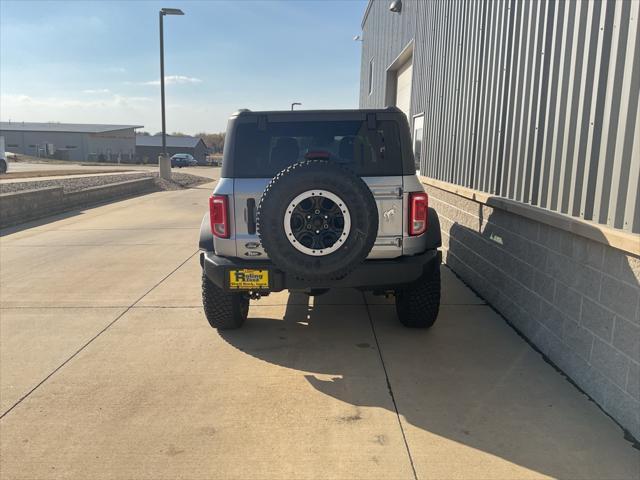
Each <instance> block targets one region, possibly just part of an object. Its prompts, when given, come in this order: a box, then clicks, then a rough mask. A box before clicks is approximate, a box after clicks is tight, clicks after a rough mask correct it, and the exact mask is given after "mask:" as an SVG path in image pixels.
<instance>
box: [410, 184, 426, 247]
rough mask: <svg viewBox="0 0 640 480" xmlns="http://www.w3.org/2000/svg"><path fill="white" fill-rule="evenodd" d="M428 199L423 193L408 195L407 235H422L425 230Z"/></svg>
mask: <svg viewBox="0 0 640 480" xmlns="http://www.w3.org/2000/svg"><path fill="white" fill-rule="evenodd" d="M428 211H429V197H428V196H427V194H426V193H424V192H413V193H410V194H409V235H411V236H414V235H422V234H423V233H424V232H425V231H426V230H427V218H428V215H427V212H428Z"/></svg>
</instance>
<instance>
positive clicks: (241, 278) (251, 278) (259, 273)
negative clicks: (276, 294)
mask: <svg viewBox="0 0 640 480" xmlns="http://www.w3.org/2000/svg"><path fill="white" fill-rule="evenodd" d="M229 288H230V289H232V290H257V289H268V288H269V270H251V269H248V268H243V269H241V270H229Z"/></svg>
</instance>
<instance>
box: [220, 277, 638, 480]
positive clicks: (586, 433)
mask: <svg viewBox="0 0 640 480" xmlns="http://www.w3.org/2000/svg"><path fill="white" fill-rule="evenodd" d="M444 278H445V279H447V278H448V279H449V280H450V281H451V282H453V281H454V279H453V277H452V276H445V277H444ZM455 281H457V282H459V280H457V279H455ZM447 288H448V285H447V281H446V280H445V282H444V284H443V289H447ZM358 297H359V298H361V299H362V300H360V301H359V303H358ZM365 299H366V301H365ZM258 306H259V303H258ZM267 317H271V315H268V316H266V315H265V316H263V317H262V318H261V317H257V318H256V317H255V316H252V315H251V314H250V318H249V319H248V320H247V323H246V325H245V327H244V328H243V329H242V330H241V331H226V332H225V331H221V332H220V334H221V336H222V338H224V339H225V340H226V341H227V342H228V343H229V344H231V345H233V346H234V347H236V348H238V349H239V350H241V351H243V352H245V353H247V354H248V355H251V356H253V357H255V358H257V359H260V360H262V361H265V362H269V363H272V364H275V365H278V366H283V367H286V368H289V369H294V370H297V371H299V372H300V373H301V374H303V375H304V376H305V378H306V379H307V381H308V382H309V383H310V385H312V386H313V387H314V388H315V389H316V390H317V391H319V392H321V393H323V394H325V395H328V396H330V397H333V398H336V399H338V400H340V401H342V402H346V403H347V404H350V405H353V406H354V407H355V409H354V412H355V413H354V416H353V417H352V418H353V420H354V421H366V414H364V413H362V410H363V409H361V408H360V407H377V408H384V409H387V410H389V411H391V412H393V413H396V412H397V413H398V415H399V420H400V421H401V423H402V425H403V434H404V435H405V437H406V440H407V444H408V449H409V451H410V452H411V453H412V456H413V461H414V463H416V468H417V470H418V473H420V471H423V472H424V471H425V470H427V471H431V470H430V468H431V466H430V462H436V463H439V464H440V465H442V464H443V463H444V464H445V465H446V466H445V467H444V468H445V469H444V470H442V468H440V469H439V470H437V471H439V472H443V471H445V472H451V473H453V472H458V473H466V474H467V475H469V474H470V473H471V472H474V471H475V472H476V473H478V474H480V472H483V473H484V474H488V475H489V476H492V477H503V478H513V475H520V474H522V472H525V470H522V469H520V470H518V469H517V467H516V469H515V470H509V469H507V470H501V469H502V468H504V465H510V464H516V465H518V466H521V467H525V468H527V469H530V470H533V471H535V472H538V474H545V475H549V476H553V477H574V478H578V477H579V478H613V477H616V478H627V477H632V476H633V475H634V473H633V469H634V468H635V467H634V465H636V464H637V461H638V457H637V456H636V453H637V452H635V451H634V450H633V449H632V448H631V447H630V446H629V449H627V450H625V451H620V449H619V447H620V442H619V441H617V440H619V439H620V438H621V436H622V435H621V431H620V430H619V429H618V428H617V427H615V425H613V423H612V422H611V421H610V419H609V418H607V417H606V416H604V415H603V414H602V412H600V411H599V410H598V408H597V407H596V406H595V405H593V404H592V403H590V402H588V401H587V399H586V398H585V397H584V396H583V395H582V394H580V392H578V391H577V390H576V389H575V388H574V386H572V385H571V384H570V383H568V382H567V381H566V380H565V379H564V378H563V377H562V376H561V375H559V374H558V373H557V372H556V371H555V370H554V369H553V368H552V367H551V366H549V365H548V364H547V363H546V362H545V361H544V360H543V359H542V357H541V356H540V354H539V353H538V352H536V351H535V350H533V349H532V348H531V347H530V346H529V345H528V344H527V343H526V342H525V341H523V340H522V339H521V338H520V337H519V336H518V335H517V334H516V332H514V331H513V329H512V328H510V327H509V326H508V325H507V324H506V322H504V320H503V319H502V318H501V317H500V316H499V315H497V314H496V313H495V312H494V311H493V310H492V309H491V308H490V307H489V306H487V305H484V304H481V303H474V304H469V303H455V301H451V302H450V303H448V304H444V305H442V307H441V313H440V316H439V319H438V321H437V322H436V324H435V326H434V327H433V328H432V329H430V330H416V329H407V328H404V327H403V326H401V325H400V323H399V321H398V319H397V317H396V313H395V306H394V304H393V299H385V298H383V297H382V298H381V297H370V296H368V295H367V296H363V295H362V294H360V293H359V292H356V291H353V290H344V291H337V290H334V291H330V292H329V293H327V294H326V295H322V296H318V297H315V298H314V299H313V300H311V299H309V298H308V297H306V295H304V294H299V293H292V294H290V295H289V298H288V302H287V305H286V310H285V313H284V316H278V315H277V314H276V315H273V318H267ZM372 382H380V383H381V384H382V385H384V382H386V383H387V385H388V390H387V391H386V392H385V393H384V394H380V393H376V391H375V390H372V388H371V387H370V384H371V383H372ZM379 391H382V390H380V389H379V390H378V392H379ZM300 408H304V406H301V407H300ZM319 414H320V413H319ZM350 418H351V417H350ZM612 427H613V428H612ZM603 432H605V433H606V435H604V436H603ZM434 435H436V437H434ZM438 437H443V438H444V439H447V440H453V441H454V442H457V444H459V445H455V446H454V447H450V446H447V447H444V446H443V445H438V444H439V443H441V442H442V441H443V440H442V439H440V440H438ZM611 439H613V440H614V441H610V440H611ZM445 443H446V442H445ZM447 445H450V442H449V443H447ZM627 445H628V444H627ZM468 447H471V448H472V449H473V450H470V449H469V448H468ZM442 448H446V449H447V451H448V452H449V453H448V454H451V453H453V452H455V455H454V457H455V458H452V457H447V458H439V456H438V453H437V452H438V451H439V449H442ZM477 450H479V451H481V452H477ZM486 454H490V455H486ZM495 457H499V458H501V459H504V460H507V461H508V462H510V464H509V463H505V462H504V461H503V462H502V463H499V462H498V461H497V460H496V459H495ZM465 458H467V459H468V461H469V462H471V463H470V464H469V465H468V466H467V467H468V468H467V467H465V466H464V462H465ZM461 462H462V463H461ZM473 462H476V463H475V464H474V463H473ZM477 462H480V463H479V464H478V463H477ZM421 465H422V466H421ZM481 465H484V466H481ZM449 467H450V470H448V468H449ZM512 467H513V465H512ZM532 473H533V472H529V474H528V475H527V476H531V474H532ZM534 476H535V475H534Z"/></svg>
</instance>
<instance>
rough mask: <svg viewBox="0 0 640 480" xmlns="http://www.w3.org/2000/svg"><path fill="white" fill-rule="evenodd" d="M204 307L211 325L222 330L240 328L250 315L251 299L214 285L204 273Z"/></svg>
mask: <svg viewBox="0 0 640 480" xmlns="http://www.w3.org/2000/svg"><path fill="white" fill-rule="evenodd" d="M202 305H203V306H204V314H205V315H206V317H207V321H208V322H209V325H211V326H212V327H213V328H218V329H220V330H231V329H234V328H240V327H241V326H242V325H243V324H244V321H245V320H246V319H247V315H248V313H249V297H248V296H247V295H246V294H244V293H229V292H225V291H224V290H223V289H221V288H220V287H218V286H217V285H216V284H215V283H213V282H212V281H211V280H209V278H207V276H206V275H205V273H204V272H202Z"/></svg>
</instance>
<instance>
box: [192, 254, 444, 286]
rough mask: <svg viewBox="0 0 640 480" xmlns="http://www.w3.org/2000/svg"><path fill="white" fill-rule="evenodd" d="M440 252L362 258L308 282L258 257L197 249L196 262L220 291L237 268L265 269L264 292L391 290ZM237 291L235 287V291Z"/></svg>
mask: <svg viewBox="0 0 640 480" xmlns="http://www.w3.org/2000/svg"><path fill="white" fill-rule="evenodd" d="M441 261H442V252H440V251H439V250H435V249H434V250H427V251H426V252H424V253H421V254H419V255H412V256H407V257H398V258H393V259H388V260H365V261H364V262H362V263H361V264H360V265H359V266H358V267H356V269H355V270H354V271H352V272H351V273H350V274H349V275H347V276H346V277H344V278H342V279H340V280H330V281H326V282H309V281H305V280H300V279H298V278H295V277H292V276H290V275H287V274H286V273H285V272H283V271H282V270H279V269H278V268H276V267H275V266H274V265H273V263H271V262H269V261H261V260H251V261H247V260H243V259H240V258H227V257H219V256H217V255H216V254H214V253H213V252H204V251H202V252H200V265H201V266H202V268H203V270H204V272H205V275H206V276H207V277H208V278H209V280H211V281H212V282H213V283H215V284H216V285H217V286H219V287H220V288H222V289H224V290H231V289H230V288H229V272H230V271H232V270H238V269H245V268H246V269H252V270H256V269H261V270H269V288H268V289H265V291H270V292H279V291H281V290H304V289H308V288H358V289H360V290H381V291H383V290H392V289H394V288H396V287H398V286H400V285H405V284H409V283H412V282H415V281H416V280H418V279H419V278H420V277H422V276H423V275H430V274H431V273H432V272H433V271H434V270H435V268H437V267H439V266H440V263H441ZM236 291H237V290H236Z"/></svg>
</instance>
